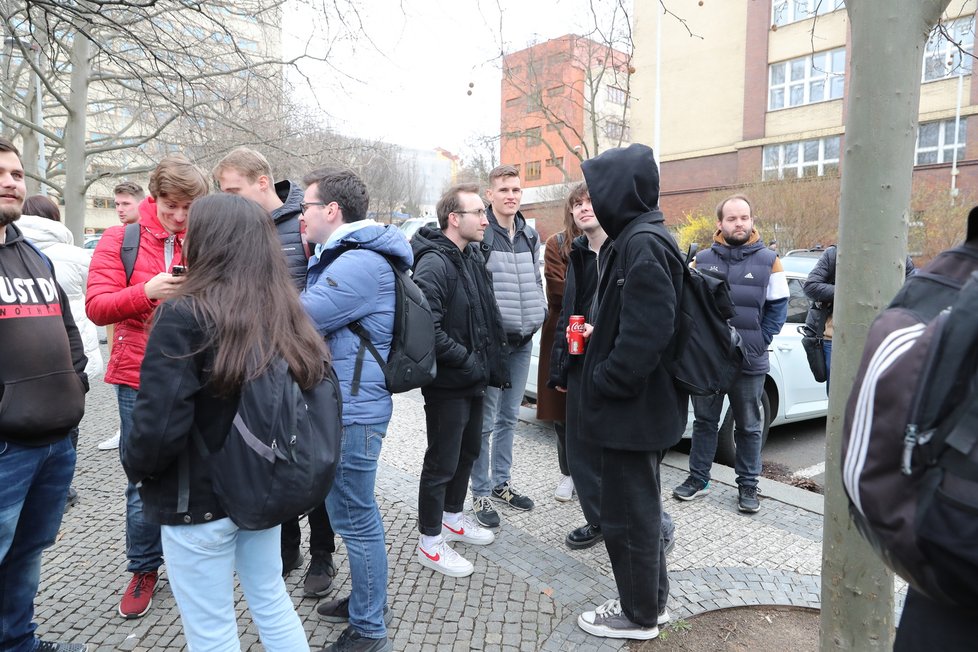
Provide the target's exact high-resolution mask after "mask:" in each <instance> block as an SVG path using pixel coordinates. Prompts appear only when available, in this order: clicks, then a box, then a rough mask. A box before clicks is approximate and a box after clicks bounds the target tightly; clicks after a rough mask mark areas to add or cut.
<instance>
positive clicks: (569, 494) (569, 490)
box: [554, 475, 574, 503]
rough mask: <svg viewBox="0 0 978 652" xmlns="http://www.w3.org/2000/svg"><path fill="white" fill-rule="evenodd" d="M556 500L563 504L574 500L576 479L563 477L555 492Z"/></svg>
mask: <svg viewBox="0 0 978 652" xmlns="http://www.w3.org/2000/svg"><path fill="white" fill-rule="evenodd" d="M554 498H556V499H557V500H558V501H559V502H562V503H566V502H569V501H571V500H574V478H572V477H570V476H569V475H565V476H563V477H562V478H561V479H560V483H559V484H558V485H557V489H556V490H555V491H554Z"/></svg>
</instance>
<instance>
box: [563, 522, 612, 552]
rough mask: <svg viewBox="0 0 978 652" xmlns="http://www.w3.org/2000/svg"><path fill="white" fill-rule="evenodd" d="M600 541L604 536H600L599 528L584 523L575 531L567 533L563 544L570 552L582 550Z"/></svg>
mask: <svg viewBox="0 0 978 652" xmlns="http://www.w3.org/2000/svg"><path fill="white" fill-rule="evenodd" d="M602 539H604V535H603V534H601V528H600V527H598V526H597V525H591V524H590V523H585V524H584V525H582V526H581V527H579V528H577V529H576V530H571V531H570V532H568V533H567V536H566V537H564V543H566V544H567V547H568V548H570V549H571V550H584V549H585V548H590V547H591V546H593V545H595V544H597V543H598V542H599V541H601V540H602Z"/></svg>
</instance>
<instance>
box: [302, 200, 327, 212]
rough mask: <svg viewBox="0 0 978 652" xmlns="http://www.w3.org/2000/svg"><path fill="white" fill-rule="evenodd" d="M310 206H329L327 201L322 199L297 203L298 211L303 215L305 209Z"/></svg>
mask: <svg viewBox="0 0 978 652" xmlns="http://www.w3.org/2000/svg"><path fill="white" fill-rule="evenodd" d="M310 206H329V203H327V202H324V201H304V202H301V203H300V204H299V212H300V213H302V214H303V215H305V214H306V210H307V209H308V208H309V207H310Z"/></svg>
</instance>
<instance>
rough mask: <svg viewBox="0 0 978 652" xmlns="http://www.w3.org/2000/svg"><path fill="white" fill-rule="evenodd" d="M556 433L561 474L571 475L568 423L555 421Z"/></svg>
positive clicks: (558, 463) (558, 464)
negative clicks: (568, 459) (568, 453)
mask: <svg viewBox="0 0 978 652" xmlns="http://www.w3.org/2000/svg"><path fill="white" fill-rule="evenodd" d="M554 434H555V435H557V466H559V467H560V473H561V475H570V469H569V468H567V424H566V423H564V422H563V421H554Z"/></svg>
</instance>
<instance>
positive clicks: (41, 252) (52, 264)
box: [24, 238, 54, 274]
mask: <svg viewBox="0 0 978 652" xmlns="http://www.w3.org/2000/svg"><path fill="white" fill-rule="evenodd" d="M24 242H25V243H26V244H27V246H28V247H30V248H31V249H33V250H34V251H36V252H37V255H38V256H40V257H41V260H43V261H44V262H45V263H47V266H48V269H50V270H51V273H52V274H54V263H53V262H51V259H50V258H48V256H47V255H46V254H45V253H44V252H43V251H41V250H40V249H38V247H37V245H36V244H34V243H33V242H31V241H30V240H28V239H27V238H24Z"/></svg>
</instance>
